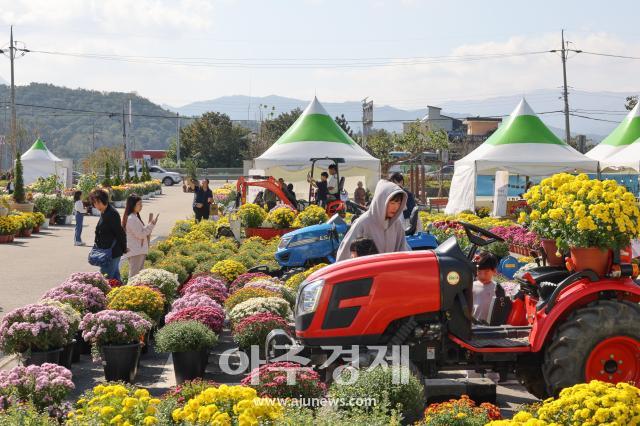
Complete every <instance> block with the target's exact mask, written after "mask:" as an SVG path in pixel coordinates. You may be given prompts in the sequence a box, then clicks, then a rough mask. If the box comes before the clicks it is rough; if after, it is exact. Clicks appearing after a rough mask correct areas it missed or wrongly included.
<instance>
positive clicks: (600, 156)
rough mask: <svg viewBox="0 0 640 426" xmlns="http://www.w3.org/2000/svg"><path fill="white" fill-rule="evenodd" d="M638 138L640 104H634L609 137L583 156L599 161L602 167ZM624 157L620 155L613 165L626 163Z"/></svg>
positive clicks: (639, 134) (639, 136) (639, 130)
mask: <svg viewBox="0 0 640 426" xmlns="http://www.w3.org/2000/svg"><path fill="white" fill-rule="evenodd" d="M638 138H640V103H638V104H636V106H635V107H634V108H633V109H632V110H631V111H629V114H627V116H626V117H625V118H624V120H622V122H620V124H619V125H618V127H616V128H615V130H614V131H613V132H611V134H609V136H607V137H606V138H604V140H603V141H602V142H600V143H599V144H598V145H596V146H594V147H593V148H592V149H591V151H589V152H587V153H586V154H585V155H586V156H587V157H589V158H593V159H594V160H598V161H600V163H601V165H602V163H603V162H609V160H610V159H611V158H612V157H613V156H615V155H617V154H618V153H621V152H623V151H626V150H627V147H629V146H630V145H631V144H632V143H633V142H634V141H636V139H638ZM627 155H628V154H627ZM624 157H626V155H621V156H620V157H618V158H619V160H614V161H613V163H615V162H617V161H623V162H624V161H626V160H627V159H625V158H624ZM633 158H638V157H637V155H636V157H633Z"/></svg>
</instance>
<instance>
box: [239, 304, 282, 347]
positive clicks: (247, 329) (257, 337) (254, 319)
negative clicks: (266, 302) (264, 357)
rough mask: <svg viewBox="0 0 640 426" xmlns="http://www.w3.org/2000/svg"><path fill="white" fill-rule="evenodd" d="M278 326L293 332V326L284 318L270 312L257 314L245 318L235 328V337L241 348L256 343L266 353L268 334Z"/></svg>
mask: <svg viewBox="0 0 640 426" xmlns="http://www.w3.org/2000/svg"><path fill="white" fill-rule="evenodd" d="M277 328H280V329H282V330H285V331H286V332H287V333H288V334H289V335H292V334H293V329H292V327H291V326H290V325H289V324H288V323H287V321H286V320H285V319H284V318H282V317H280V316H278V315H275V314H272V313H270V312H267V313H261V314H255V315H251V316H249V317H246V318H244V319H243V320H242V321H240V322H239V323H238V324H237V325H236V326H235V327H234V328H233V338H234V339H235V341H236V342H238V346H240V348H241V349H249V348H250V347H251V346H253V345H256V346H259V347H260V353H264V349H265V342H266V339H267V335H268V334H269V333H270V332H271V330H275V329H277Z"/></svg>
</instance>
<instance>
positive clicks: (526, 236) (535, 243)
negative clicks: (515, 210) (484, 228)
mask: <svg viewBox="0 0 640 426" xmlns="http://www.w3.org/2000/svg"><path fill="white" fill-rule="evenodd" d="M490 231H491V232H493V233H494V234H496V235H497V236H499V237H502V238H504V240H505V241H506V242H507V243H509V244H514V245H517V246H522V247H526V248H529V249H532V250H536V249H538V248H540V240H539V239H538V236H537V235H536V233H535V232H533V231H529V230H528V229H526V228H523V227H522V226H518V225H511V226H496V227H495V228H491V229H490Z"/></svg>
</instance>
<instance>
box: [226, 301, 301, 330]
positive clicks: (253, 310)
mask: <svg viewBox="0 0 640 426" xmlns="http://www.w3.org/2000/svg"><path fill="white" fill-rule="evenodd" d="M267 312H269V313H272V314H275V315H279V316H281V317H282V318H285V319H287V318H289V317H290V316H291V308H290V307H289V304H288V303H287V301H286V300H284V299H282V298H280V297H258V298H255V299H249V300H246V301H244V302H242V303H239V304H237V305H236V306H235V307H234V308H233V309H232V310H231V311H230V312H229V314H228V315H229V319H230V320H231V322H232V323H233V324H234V325H235V324H237V323H239V322H240V321H241V320H243V319H245V318H246V317H250V316H251V315H255V314H259V313H267Z"/></svg>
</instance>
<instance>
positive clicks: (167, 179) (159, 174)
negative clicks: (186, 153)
mask: <svg viewBox="0 0 640 426" xmlns="http://www.w3.org/2000/svg"><path fill="white" fill-rule="evenodd" d="M133 170H134V168H133V166H129V173H133ZM141 174H142V166H139V167H138V176H140V175H141ZM149 174H150V175H151V177H152V178H153V179H158V180H159V181H160V182H162V183H163V184H164V185H165V186H172V185H175V184H176V183H179V182H181V181H182V176H180V174H179V173H175V172H168V171H166V170H165V169H163V168H162V167H160V166H149Z"/></svg>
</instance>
